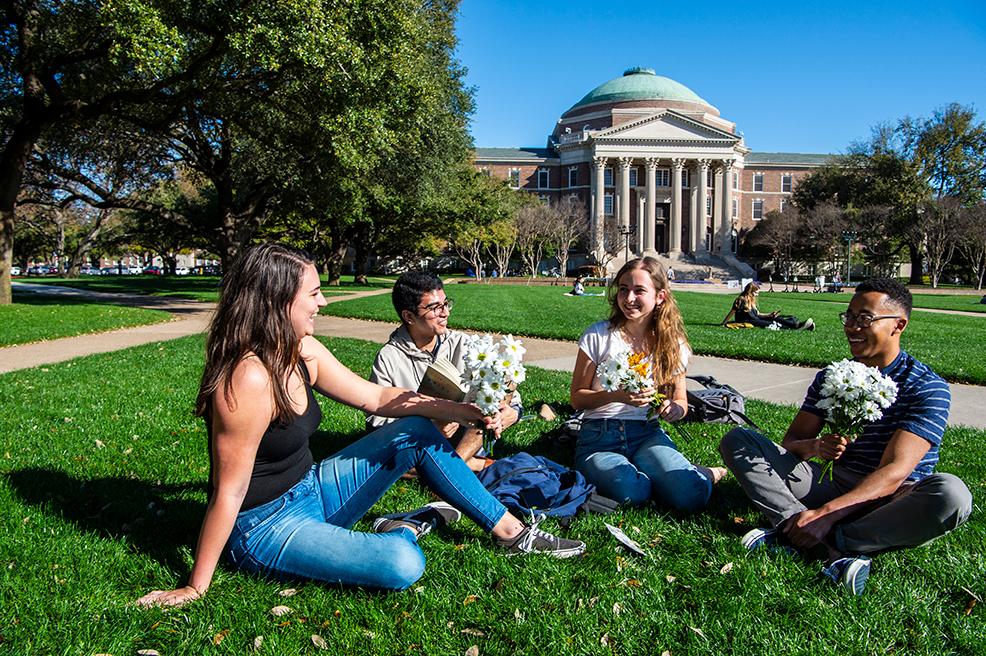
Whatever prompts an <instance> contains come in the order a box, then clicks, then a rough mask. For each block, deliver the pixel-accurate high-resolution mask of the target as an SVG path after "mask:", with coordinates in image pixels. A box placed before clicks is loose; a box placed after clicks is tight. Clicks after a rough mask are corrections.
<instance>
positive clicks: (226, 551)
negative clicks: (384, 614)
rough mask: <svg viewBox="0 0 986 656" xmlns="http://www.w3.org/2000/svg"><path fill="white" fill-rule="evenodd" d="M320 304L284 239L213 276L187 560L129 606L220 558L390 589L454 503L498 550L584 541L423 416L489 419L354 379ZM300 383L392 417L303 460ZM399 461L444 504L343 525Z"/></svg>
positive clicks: (192, 583)
mask: <svg viewBox="0 0 986 656" xmlns="http://www.w3.org/2000/svg"><path fill="white" fill-rule="evenodd" d="M325 304H326V301H325V297H324V296H323V295H322V291H321V281H320V280H319V276H318V272H317V271H316V270H315V266H314V264H313V263H312V260H311V258H310V257H309V256H308V255H307V254H305V253H304V252H302V251H299V250H297V249H294V248H291V247H287V246H281V245H278V244H265V245H261V246H256V247H253V248H250V249H248V250H247V251H246V252H245V253H244V254H243V255H241V256H240V259H239V260H237V262H236V263H235V264H234V266H233V268H232V269H231V270H230V271H229V272H228V273H227V275H226V276H225V278H224V280H223V286H222V290H221V292H220V296H219V303H218V305H217V307H216V311H215V314H214V316H213V320H212V324H211V326H210V330H209V337H208V342H207V346H206V363H205V371H204V373H203V374H202V382H201V385H200V387H199V396H198V401H197V404H196V413H197V414H198V415H199V416H201V417H203V418H204V419H205V422H206V427H207V432H208V442H209V487H208V503H207V505H206V509H205V518H204V520H203V522H202V528H201V531H200V533H199V540H198V545H197V547H196V549H195V562H194V564H193V565H192V571H191V574H190V575H189V577H188V579H187V583H186V584H185V585H184V586H182V587H179V588H177V589H174V590H154V591H153V592H150V593H148V594H146V595H144V596H143V597H141V598H140V599H139V600H138V602H137V603H138V604H140V605H142V606H153V605H159V606H180V605H182V604H185V603H188V602H190V601H193V600H195V599H198V598H200V597H201V596H202V595H204V594H205V592H206V590H207V589H208V588H209V585H210V583H211V582H212V578H213V574H214V573H215V570H216V567H217V565H218V562H219V559H220V558H221V557H225V558H227V559H228V560H229V562H231V563H232V564H233V566H235V567H236V568H238V569H242V570H245V571H247V572H253V573H258V574H261V575H263V576H267V577H270V578H276V579H311V580H316V581H324V582H326V583H330V584H333V585H336V584H343V585H352V586H361V587H367V588H376V589H388V590H403V589H406V588H407V587H409V586H410V585H412V584H413V583H414V582H415V581H416V580H418V578H420V577H421V575H422V573H423V572H424V564H425V558H424V554H423V553H422V551H421V548H420V547H419V546H418V542H417V540H418V538H419V537H421V536H423V535H424V534H426V533H428V532H429V531H430V530H431V529H432V528H435V527H438V526H441V525H444V524H446V523H448V522H451V521H455V520H456V519H458V518H459V517H460V516H461V513H465V514H466V515H467V516H468V517H469V518H470V519H472V520H473V521H474V522H476V523H477V524H479V525H480V526H481V527H482V528H483V529H484V530H486V531H489V532H491V533H492V534H493V535H494V538H495V541H496V543H497V544H499V545H500V546H501V547H502V548H504V550H505V551H506V552H507V553H511V554H513V553H531V552H543V553H547V554H551V555H554V556H559V557H567V556H574V555H578V554H580V553H582V552H583V551H584V549H585V545H584V544H582V543H581V542H578V541H576V540H565V539H562V538H558V537H555V536H553V535H551V534H549V533H546V532H544V531H542V530H541V529H539V528H538V527H537V524H536V522H534V523H532V524H529V525H525V524H524V523H522V522H521V521H520V520H518V519H517V518H515V517H514V516H513V515H511V514H510V513H508V512H507V509H506V508H505V507H504V506H503V504H501V503H500V502H499V501H497V500H496V499H495V498H494V497H493V496H492V495H490V493H489V492H487V490H486V488H484V487H483V486H482V484H481V483H480V482H479V479H477V478H476V476H475V475H474V474H473V473H472V472H471V471H469V468H468V467H466V465H465V463H463V462H462V460H461V459H460V458H459V457H458V456H457V455H456V454H455V452H454V451H452V449H451V447H450V446H449V444H448V440H446V439H445V438H444V437H443V436H442V434H441V433H440V432H439V431H438V429H437V428H436V427H435V425H434V424H433V423H432V422H431V421H429V420H439V421H445V422H456V423H459V424H463V425H485V426H486V427H488V428H490V429H492V430H494V431H499V429H500V425H499V419H498V418H497V417H492V418H486V417H484V416H483V413H482V411H481V410H480V409H479V407H478V406H476V405H474V404H469V403H454V402H452V401H446V400H444V399H435V398H431V397H428V396H423V395H421V394H418V393H416V392H414V391H412V390H408V389H401V388H396V387H380V386H379V385H374V384H373V383H370V382H368V381H366V380H363V379H362V378H360V377H359V376H357V375H356V374H354V373H353V372H352V371H350V370H349V369H348V368H346V367H345V366H344V365H343V364H341V363H340V362H339V361H338V360H336V358H335V356H333V355H332V353H331V352H330V351H329V350H328V349H327V348H326V347H325V346H324V345H323V344H322V343H321V342H319V341H318V340H316V339H315V338H314V337H313V336H312V335H313V334H314V331H315V316H316V315H317V314H318V311H319V309H320V308H322V307H324V306H325ZM313 390H317V391H318V392H320V393H322V394H324V395H326V396H328V397H330V398H332V399H334V400H336V401H339V402H341V403H345V404H346V405H350V406H353V407H355V408H361V409H367V410H369V411H370V412H373V413H377V414H380V415H382V416H392V417H399V416H403V417H405V419H403V420H401V421H398V422H395V423H393V424H390V425H388V426H385V427H384V428H381V429H380V430H377V431H375V432H373V433H371V434H370V435H367V436H366V437H364V438H362V439H360V440H358V441H357V442H355V443H353V444H350V445H349V446H347V447H345V448H343V449H342V450H341V451H339V452H338V453H336V454H335V455H332V456H330V457H328V458H326V459H325V460H323V461H322V462H320V463H314V462H313V460H312V453H311V450H310V448H309V441H310V438H311V436H312V434H313V433H314V432H315V431H316V430H317V429H318V428H319V424H320V423H321V420H322V412H321V409H320V408H319V405H318V401H317V400H316V398H315V395H314V394H313ZM411 415H414V416H411ZM412 466H413V467H417V469H418V472H419V474H420V476H421V479H422V480H423V481H424V483H425V484H426V485H427V486H428V487H430V488H431V490H432V491H433V492H435V494H437V495H438V496H439V497H440V498H441V499H443V500H444V502H439V503H434V504H430V505H429V506H425V507H424V508H421V509H419V510H417V511H413V512H411V513H404V514H399V515H392V516H386V517H381V518H378V519H377V520H376V521H375V522H374V524H373V528H374V531H376V532H374V533H361V532H357V531H353V530H352V527H353V525H354V524H355V523H356V522H357V521H358V520H359V519H360V518H361V517H362V516H363V515H364V514H365V513H366V512H367V511H368V510H369V509H370V508H371V507H372V506H373V505H374V504H375V503H376V502H377V500H379V499H380V498H381V497H382V496H383V495H384V493H385V492H386V491H387V490H388V489H389V488H390V487H391V485H393V484H394V483H395V482H396V481H397V479H398V478H400V476H401V474H402V473H403V472H405V471H407V469H408V468H410V467H412ZM460 511H461V513H460Z"/></svg>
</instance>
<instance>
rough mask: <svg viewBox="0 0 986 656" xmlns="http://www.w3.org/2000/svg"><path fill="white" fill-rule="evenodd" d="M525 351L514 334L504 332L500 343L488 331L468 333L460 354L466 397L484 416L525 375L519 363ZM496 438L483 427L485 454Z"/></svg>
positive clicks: (498, 408)
mask: <svg viewBox="0 0 986 656" xmlns="http://www.w3.org/2000/svg"><path fill="white" fill-rule="evenodd" d="M526 352H527V349H525V348H524V346H523V345H522V344H521V341H520V340H519V339H515V338H514V336H513V335H507V336H506V337H504V338H503V339H502V340H501V341H500V342H499V343H498V342H495V341H494V340H493V337H492V336H490V335H473V336H472V337H469V338H468V341H467V342H466V350H465V354H464V356H463V362H464V365H465V370H464V372H463V380H464V382H465V384H466V389H467V392H466V400H468V401H471V402H473V403H475V404H476V405H478V406H479V409H480V410H482V411H483V413H484V414H485V415H487V416H492V415H494V414H496V413H497V412H498V411H499V410H500V404H501V403H502V402H503V400H504V399H505V398H507V395H508V394H510V393H512V391H513V390H514V389H515V388H516V387H517V385H520V384H521V383H523V382H524V379H525V378H526V377H527V371H526V370H525V369H524V365H523V364H522V362H523V359H524V353H526ZM495 440H496V436H495V435H493V433H492V431H484V435H483V448H484V449H486V452H487V454H491V453H492V451H493V442H494V441H495Z"/></svg>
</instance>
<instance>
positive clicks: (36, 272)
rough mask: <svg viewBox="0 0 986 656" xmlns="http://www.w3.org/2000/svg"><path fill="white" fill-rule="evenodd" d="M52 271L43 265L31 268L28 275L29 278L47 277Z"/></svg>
mask: <svg viewBox="0 0 986 656" xmlns="http://www.w3.org/2000/svg"><path fill="white" fill-rule="evenodd" d="M50 271H51V269H49V268H48V267H46V266H44V265H43V264H42V265H38V266H33V267H30V268H29V269H28V270H27V275H29V276H47V275H48V273H50Z"/></svg>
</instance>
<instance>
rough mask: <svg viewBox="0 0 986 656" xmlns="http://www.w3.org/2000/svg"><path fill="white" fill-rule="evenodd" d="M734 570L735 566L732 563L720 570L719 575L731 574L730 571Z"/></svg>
mask: <svg viewBox="0 0 986 656" xmlns="http://www.w3.org/2000/svg"><path fill="white" fill-rule="evenodd" d="M732 569H733V564H732V563H726V564H725V565H723V566H722V567H721V568H720V569H719V573H720V574H729V572H730V570H732Z"/></svg>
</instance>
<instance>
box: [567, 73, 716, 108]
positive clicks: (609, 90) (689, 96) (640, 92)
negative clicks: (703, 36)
mask: <svg viewBox="0 0 986 656" xmlns="http://www.w3.org/2000/svg"><path fill="white" fill-rule="evenodd" d="M630 100H673V101H677V102H687V103H695V104H699V105H704V106H706V107H711V105H710V104H709V103H707V102H706V101H705V100H703V99H702V98H701V97H699V96H698V94H696V93H695V92H694V91H692V90H691V89H689V88H688V87H686V86H685V85H684V84H681V83H680V82H675V81H674V80H672V79H671V78H667V77H663V76H661V75H658V74H657V73H656V72H655V71H654V69H653V68H640V67H637V68H629V69H627V70H626V71H624V73H623V75H622V76H620V77H618V78H615V79H612V80H610V81H609V82H605V83H603V84H600V85H599V86H598V87H596V88H595V89H593V90H592V91H590V92H589V93H587V94H586V95H585V96H584V97H583V98H582V100H580V101H578V102H577V103H575V104H574V105H572V107H571V109H569V111H572V109H576V108H578V107H582V106H584V105H592V104H596V103H616V102H626V101H630ZM566 113H567V112H566Z"/></svg>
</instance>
